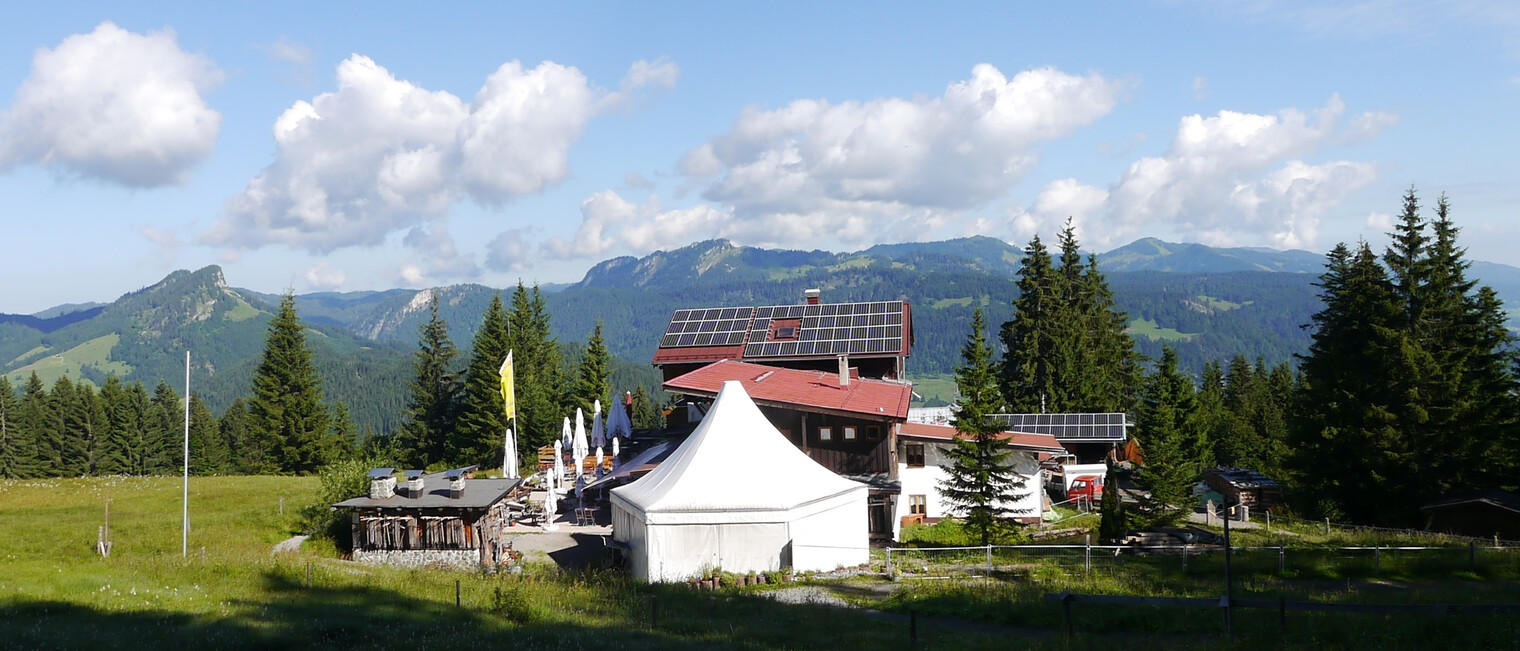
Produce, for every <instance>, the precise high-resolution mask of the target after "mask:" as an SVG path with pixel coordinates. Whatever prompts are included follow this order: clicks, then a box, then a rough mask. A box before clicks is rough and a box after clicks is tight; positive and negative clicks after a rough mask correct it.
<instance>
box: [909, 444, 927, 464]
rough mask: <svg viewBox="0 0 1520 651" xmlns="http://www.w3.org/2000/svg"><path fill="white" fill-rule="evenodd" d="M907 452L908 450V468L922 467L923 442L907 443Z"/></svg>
mask: <svg viewBox="0 0 1520 651" xmlns="http://www.w3.org/2000/svg"><path fill="white" fill-rule="evenodd" d="M907 452H908V467H909V468H922V467H924V444H922V443H909V444H908V445H907Z"/></svg>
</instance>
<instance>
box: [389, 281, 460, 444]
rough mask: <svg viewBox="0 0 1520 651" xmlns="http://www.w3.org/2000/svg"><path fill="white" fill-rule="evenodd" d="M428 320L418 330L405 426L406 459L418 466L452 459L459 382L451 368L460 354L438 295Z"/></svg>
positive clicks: (429, 310) (434, 297)
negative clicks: (450, 443)
mask: <svg viewBox="0 0 1520 651" xmlns="http://www.w3.org/2000/svg"><path fill="white" fill-rule="evenodd" d="M428 313H429V316H428V321H427V323H424V324H422V325H421V326H419V327H418V342H417V352H416V355H415V359H414V360H413V361H412V370H413V375H412V382H411V390H412V394H411V398H410V399H409V400H408V402H407V408H406V422H405V423H404V424H403V425H402V426H401V436H402V438H401V441H402V442H401V447H402V448H403V449H402V452H403V454H404V455H405V456H404V458H405V459H406V460H407V461H408V462H409V463H412V464H414V465H416V466H418V467H426V466H428V465H430V464H433V463H438V462H441V461H447V460H448V449H447V444H448V437H449V435H450V434H451V433H452V431H453V429H454V414H455V409H454V404H455V399H456V397H455V396H456V394H457V393H458V387H459V383H458V379H457V378H456V377H455V374H454V372H453V371H452V370H451V366H452V365H453V363H454V356H455V355H456V354H457V351H456V350H455V349H454V343H453V342H452V341H450V340H449V328H448V324H446V323H444V322H443V319H442V318H441V317H439V316H438V294H437V293H436V292H435V293H434V294H433V297H432V300H431V301H429V302H428Z"/></svg>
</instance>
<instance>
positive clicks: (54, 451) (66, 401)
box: [37, 375, 81, 477]
mask: <svg viewBox="0 0 1520 651" xmlns="http://www.w3.org/2000/svg"><path fill="white" fill-rule="evenodd" d="M74 393H75V391H74V383H73V382H71V381H69V376H67V375H64V376H62V377H59V378H58V379H57V380H55V381H54V382H53V388H52V391H50V392H49V393H48V418H47V426H46V428H45V429H44V430H43V431H44V432H45V433H44V434H43V438H41V439H40V440H39V441H38V446H37V451H38V452H39V453H41V454H42V455H43V457H42V463H43V466H44V467H45V468H46V469H47V474H48V476H50V477H78V476H79V475H80V474H81V473H80V472H79V471H78V469H77V467H76V463H75V459H72V458H70V457H71V456H72V455H70V454H69V452H70V449H71V448H75V447H78V445H75V444H74V443H75V442H73V441H69V440H67V439H68V438H69V437H70V432H69V429H68V422H67V420H68V414H69V410H71V409H73V408H74V402H75V398H74Z"/></svg>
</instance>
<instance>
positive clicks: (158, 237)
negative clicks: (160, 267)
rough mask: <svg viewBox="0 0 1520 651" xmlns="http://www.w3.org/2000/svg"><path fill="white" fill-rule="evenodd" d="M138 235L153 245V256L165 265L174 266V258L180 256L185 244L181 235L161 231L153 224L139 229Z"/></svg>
mask: <svg viewBox="0 0 1520 651" xmlns="http://www.w3.org/2000/svg"><path fill="white" fill-rule="evenodd" d="M137 232H138V234H140V235H142V236H143V237H144V238H146V239H147V240H148V241H149V242H152V243H153V255H154V257H157V258H158V259H159V260H160V261H161V262H163V263H164V264H173V263H174V258H176V257H178V256H179V251H180V249H181V248H184V246H185V243H184V241H182V240H181V239H180V238H179V234H178V233H175V232H174V231H169V230H159V229H158V228H156V227H154V226H153V225H152V224H144V225H142V226H139V227H138V228H137Z"/></svg>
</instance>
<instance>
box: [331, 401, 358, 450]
mask: <svg viewBox="0 0 1520 651" xmlns="http://www.w3.org/2000/svg"><path fill="white" fill-rule="evenodd" d="M327 422H328V423H329V424H331V426H332V431H331V433H330V434H329V435H328V437H327V445H328V453H329V454H328V463H334V462H338V461H348V460H350V459H353V458H354V455H355V454H356V453H357V452H358V451H359V447H360V441H359V432H358V429H357V428H356V427H355V426H354V419H353V418H352V417H350V416H349V415H348V404H346V403H343V402H334V403H333V404H332V414H330V415H329V416H328V419H327Z"/></svg>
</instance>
